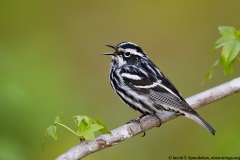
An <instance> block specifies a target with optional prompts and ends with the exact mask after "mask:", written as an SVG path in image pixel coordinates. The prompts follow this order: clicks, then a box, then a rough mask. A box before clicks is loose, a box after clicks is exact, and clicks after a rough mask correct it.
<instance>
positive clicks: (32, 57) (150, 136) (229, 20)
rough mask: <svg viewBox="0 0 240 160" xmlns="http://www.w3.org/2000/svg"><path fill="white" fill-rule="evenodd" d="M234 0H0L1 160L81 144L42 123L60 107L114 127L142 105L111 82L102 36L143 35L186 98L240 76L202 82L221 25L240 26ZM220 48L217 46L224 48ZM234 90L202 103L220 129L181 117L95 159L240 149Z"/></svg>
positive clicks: (109, 39)
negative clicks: (124, 98) (129, 101)
mask: <svg viewBox="0 0 240 160" xmlns="http://www.w3.org/2000/svg"><path fill="white" fill-rule="evenodd" d="M239 6H240V1H238V0H211V1H207V0H204V1H202V0H196V1H189V0H181V1H174V0H168V1H163V0H160V1H143V0H138V1H137V0H135V1H134V0H133V1H126V0H122V1H111V0H106V1H83V0H78V1H76V0H73V1H63V0H58V1H47V0H43V1H39V0H36V1H30V0H26V1H6V0H2V1H0V76H1V78H0V159H2V160H5V159H6V160H26V159H36V160H38V159H44V160H46V159H54V158H56V157H57V156H59V155H60V154H62V153H63V152H65V151H67V150H68V149H70V148H71V147H73V146H74V145H76V144H78V143H79V139H78V138H76V137H75V136H74V135H73V134H72V133H70V132H69V131H67V130H65V129H63V128H61V127H60V128H58V141H54V140H53V139H52V138H50V137H48V138H47V142H46V146H45V150H44V151H43V150H42V149H41V144H42V137H43V135H44V132H45V129H46V128H47V127H48V126H49V125H50V124H51V123H52V122H53V120H54V118H55V116H56V115H57V114H58V113H59V112H63V114H62V115H61V120H62V122H63V123H64V124H66V125H68V126H69V127H71V128H73V129H76V127H75V124H74V122H73V119H72V117H73V116H76V115H88V116H91V117H98V118H100V119H101V120H102V121H104V122H105V124H106V125H107V126H108V127H109V129H114V128H116V127H118V126H120V125H123V124H125V123H126V122H127V121H129V120H130V119H133V118H136V117H138V116H139V115H140V114H139V113H137V112H135V111H133V110H131V109H129V108H127V107H126V106H125V105H124V104H123V103H122V102H121V101H120V100H119V98H118V97H117V96H116V95H115V94H114V92H113V91H112V89H111V87H110V84H109V80H108V70H109V64H110V57H107V56H102V53H104V52H109V51H111V49H110V48H107V47H105V46H104V45H105V44H113V45H115V44H117V43H119V42H122V41H132V42H134V43H137V44H139V45H140V46H141V47H142V48H143V49H144V51H145V52H146V53H148V55H149V57H150V58H151V59H152V60H153V62H154V63H156V64H157V65H158V66H159V68H161V70H162V71H163V72H164V73H165V75H167V77H169V79H170V80H171V81H172V82H173V83H174V84H175V86H176V87H177V88H178V89H179V90H180V91H181V93H182V94H183V95H184V97H188V96H191V95H194V94H196V93H199V92H201V91H204V90H206V89H208V88H211V87H214V86H216V85H218V84H221V83H223V82H226V81H228V80H231V79H233V78H234V77H237V76H239V75H240V69H239V64H237V63H236V69H235V73H234V75H228V76H227V77H224V76H223V74H222V68H221V67H217V69H216V71H215V72H214V77H213V79H212V80H210V81H206V82H205V83H204V84H203V85H201V81H202V80H203V78H204V75H205V73H206V72H207V70H208V69H209V68H210V66H211V65H212V64H213V62H214V61H215V60H216V59H217V57H218V55H214V56H210V52H211V50H212V48H213V46H214V43H215V41H216V40H217V39H218V38H219V37H220V34H219V32H218V30H217V28H218V26H234V27H236V28H237V29H240V9H239ZM218 53H219V52H218ZM239 100H240V95H239V94H236V95H233V96H230V97H227V98H225V99H222V100H220V101H217V102H215V103H213V104H210V105H208V106H206V107H204V108H201V109H199V110H198V112H199V113H200V114H201V115H202V117H204V118H205V119H206V120H207V121H208V122H209V123H210V124H211V125H212V126H213V127H214V128H215V129H216V131H217V135H216V136H215V137H214V136H212V135H210V134H209V133H208V132H206V131H205V130H204V129H202V128H201V127H200V126H199V125H197V124H195V123H194V122H193V121H191V120H188V119H186V118H183V117H180V118H177V119H175V120H173V121H171V122H168V123H166V124H164V125H162V126H161V127H160V128H156V129H152V130H151V131H148V132H147V135H146V137H144V138H142V137H141V136H140V135H139V136H136V137H134V138H131V139H129V140H127V141H125V142H123V143H121V144H119V145H116V146H114V147H111V148H109V149H106V150H103V151H100V152H97V153H94V154H92V155H90V156H88V157H86V158H85V159H86V160H97V159H115V160H118V159H119V160H120V159H138V160H144V159H152V160H155V159H168V157H169V156H240V154H239V153H240V152H239V151H240V136H239V135H240V127H239V121H240V116H239Z"/></svg>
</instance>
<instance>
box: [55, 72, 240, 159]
mask: <svg viewBox="0 0 240 160" xmlns="http://www.w3.org/2000/svg"><path fill="white" fill-rule="evenodd" d="M239 91H240V77H239V78H236V79H233V80H231V81H229V82H226V83H224V84H221V85H219V86H217V87H214V88H211V89H209V90H206V91H204V92H201V93H199V94H196V95H194V96H192V97H189V98H187V99H186V100H187V102H188V103H189V105H190V106H191V107H192V108H194V109H196V108H200V107H202V106H205V105H206V104H209V103H212V102H214V101H217V100H219V99H221V98H224V97H226V96H229V95H232V94H234V93H237V92H239ZM158 116H159V117H160V119H161V120H162V123H165V122H167V121H170V120H172V119H173V118H175V117H176V116H175V115H174V114H173V113H172V112H167V111H164V112H163V113H161V114H159V115H158ZM140 122H141V124H142V127H143V129H144V130H145V131H146V130H149V129H151V128H153V127H157V126H159V119H158V118H157V117H156V116H150V115H148V116H144V117H142V118H141V119H140ZM141 132H142V128H141V127H140V126H139V124H137V123H134V122H133V123H129V124H125V125H123V126H121V127H118V128H116V129H114V130H112V131H111V132H110V133H108V134H104V135H101V136H99V137H97V138H96V139H95V140H94V141H83V142H81V143H80V144H78V145H76V146H75V147H73V148H71V149H70V150H68V151H67V152H66V153H64V154H62V155H60V156H59V157H58V158H57V159H56V160H77V159H81V158H83V157H85V156H87V155H90V154H92V153H94V152H97V151H99V150H102V149H104V148H107V147H111V146H113V145H116V144H118V143H119V142H122V141H124V140H126V139H128V138H130V137H133V136H135V135H137V134H139V133H141Z"/></svg>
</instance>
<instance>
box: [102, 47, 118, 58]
mask: <svg viewBox="0 0 240 160" xmlns="http://www.w3.org/2000/svg"><path fill="white" fill-rule="evenodd" d="M106 46H107V47H110V48H113V49H114V50H116V47H115V46H113V45H106ZM115 54H116V52H109V53H103V55H110V56H114V55H115Z"/></svg>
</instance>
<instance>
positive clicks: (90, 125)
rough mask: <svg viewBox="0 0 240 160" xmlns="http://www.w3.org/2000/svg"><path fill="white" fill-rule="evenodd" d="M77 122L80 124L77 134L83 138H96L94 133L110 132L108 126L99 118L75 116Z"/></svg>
mask: <svg viewBox="0 0 240 160" xmlns="http://www.w3.org/2000/svg"><path fill="white" fill-rule="evenodd" d="M74 118H75V123H76V124H77V126H78V130H77V135H78V136H79V137H80V138H81V139H82V138H84V139H86V140H94V138H95V137H94V133H95V132H96V131H100V132H101V133H107V132H109V131H108V129H107V127H106V126H105V125H104V124H103V122H101V121H100V120H99V119H96V120H94V119H93V118H91V117H87V116H75V117H74Z"/></svg>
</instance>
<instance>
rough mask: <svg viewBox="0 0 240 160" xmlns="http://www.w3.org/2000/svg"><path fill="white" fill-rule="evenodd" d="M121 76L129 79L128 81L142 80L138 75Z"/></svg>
mask: <svg viewBox="0 0 240 160" xmlns="http://www.w3.org/2000/svg"><path fill="white" fill-rule="evenodd" d="M121 76H122V77H125V78H128V79H132V80H141V79H142V78H141V77H139V76H138V75H134V74H129V73H122V74H121Z"/></svg>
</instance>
